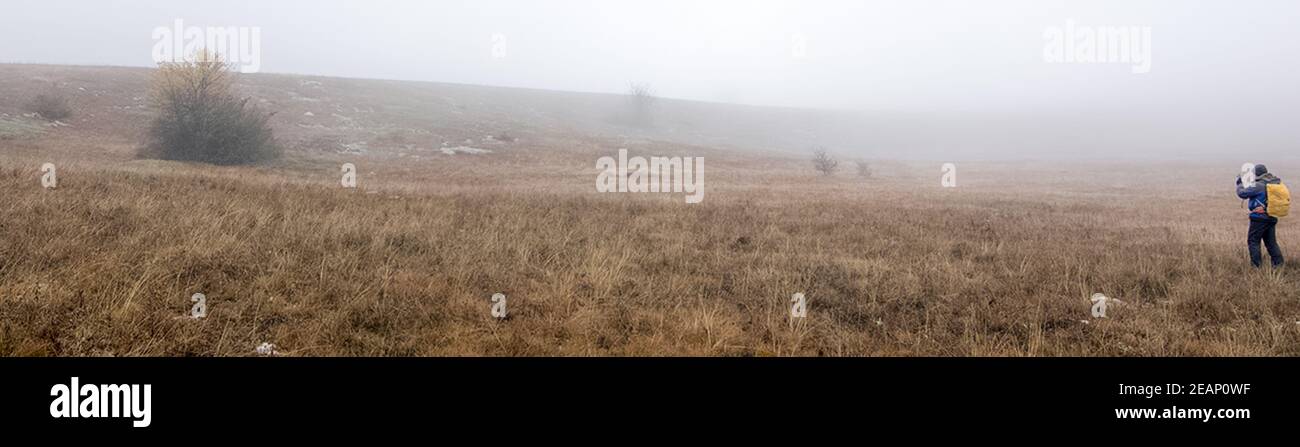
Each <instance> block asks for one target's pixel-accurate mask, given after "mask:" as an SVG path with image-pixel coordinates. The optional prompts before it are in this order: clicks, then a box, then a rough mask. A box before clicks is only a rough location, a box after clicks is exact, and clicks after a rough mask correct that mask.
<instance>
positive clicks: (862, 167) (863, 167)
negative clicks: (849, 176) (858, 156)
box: [853, 160, 871, 178]
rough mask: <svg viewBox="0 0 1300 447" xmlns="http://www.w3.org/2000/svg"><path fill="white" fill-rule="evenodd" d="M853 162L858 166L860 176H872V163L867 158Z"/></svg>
mask: <svg viewBox="0 0 1300 447" xmlns="http://www.w3.org/2000/svg"><path fill="white" fill-rule="evenodd" d="M853 163H854V164H855V165H856V166H857V168H858V177H862V178H871V163H867V161H866V160H854V161H853Z"/></svg>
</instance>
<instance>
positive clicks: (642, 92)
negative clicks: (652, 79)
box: [627, 83, 659, 126]
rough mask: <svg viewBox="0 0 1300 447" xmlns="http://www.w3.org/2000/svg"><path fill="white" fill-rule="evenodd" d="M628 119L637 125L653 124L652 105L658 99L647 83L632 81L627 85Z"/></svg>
mask: <svg viewBox="0 0 1300 447" xmlns="http://www.w3.org/2000/svg"><path fill="white" fill-rule="evenodd" d="M627 95H628V110H629V113H630V116H629V117H628V119H629V121H630V122H631V123H632V124H634V125H638V126H650V125H653V124H654V106H655V102H657V101H658V99H659V98H658V97H656V96H655V94H654V90H653V89H651V88H650V85H649V84H640V83H634V84H632V85H629V86H628V93H627Z"/></svg>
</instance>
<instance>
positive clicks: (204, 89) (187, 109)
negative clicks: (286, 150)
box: [142, 51, 280, 165]
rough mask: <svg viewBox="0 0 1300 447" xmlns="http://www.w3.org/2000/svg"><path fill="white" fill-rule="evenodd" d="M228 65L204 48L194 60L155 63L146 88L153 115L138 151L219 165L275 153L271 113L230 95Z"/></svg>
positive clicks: (231, 80) (270, 156)
mask: <svg viewBox="0 0 1300 447" xmlns="http://www.w3.org/2000/svg"><path fill="white" fill-rule="evenodd" d="M231 68H232V67H231V66H230V65H229V64H227V63H226V62H225V61H223V60H222V59H221V56H220V55H219V54H216V53H209V52H206V51H203V52H200V53H199V54H198V55H197V56H196V57H195V58H194V60H193V61H184V62H173V63H163V64H160V65H159V66H158V71H157V72H156V73H155V74H154V78H153V84H152V88H153V90H152V92H151V100H152V101H153V105H154V108H155V109H156V110H157V113H158V115H157V116H156V117H154V121H153V125H152V126H151V127H150V128H149V133H148V136H147V138H148V141H147V142H146V144H145V147H144V149H143V150H142V155H144V156H145V157H150V158H161V159H164V160H182V161H200V162H205V163H213V164H220V165H234V164H246V163H256V162H260V161H264V160H269V159H273V158H276V157H278V156H279V155H280V151H279V148H278V147H277V146H276V145H275V141H274V138H273V136H272V134H271V127H270V125H269V124H268V122H267V121H268V120H269V119H270V117H271V115H270V114H267V113H264V112H262V111H259V110H257V109H256V108H254V107H253V106H251V105H249V104H248V98H239V97H237V96H235V94H234V77H233V71H232V70H231Z"/></svg>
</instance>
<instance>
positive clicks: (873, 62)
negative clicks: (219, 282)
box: [0, 0, 1300, 160]
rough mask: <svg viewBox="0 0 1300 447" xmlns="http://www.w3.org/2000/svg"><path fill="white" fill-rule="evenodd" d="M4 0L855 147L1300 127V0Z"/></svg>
mask: <svg viewBox="0 0 1300 447" xmlns="http://www.w3.org/2000/svg"><path fill="white" fill-rule="evenodd" d="M2 9H3V10H4V14H0V42H3V45H0V61H2V62H19V63H42V64H76V65H122V66H141V67H146V66H152V65H154V58H153V52H154V50H155V44H156V41H155V38H154V32H155V29H156V28H159V27H171V26H172V25H173V24H174V23H175V21H176V20H178V19H180V20H183V23H184V26H187V27H188V26H197V27H208V26H220V27H229V26H237V27H256V28H257V29H259V30H260V46H259V50H260V51H259V67H258V70H259V72H262V73H297V74H313V75H325V76H340V77H358V78H376V79H401V80H419V81H433V82H448V83H465V84H478V85H490V86H506V87H526V88H536V89H548V90H563V91H582V92H597V93H624V92H625V91H626V90H627V89H628V85H629V84H631V83H644V84H648V85H650V86H652V88H653V89H654V92H655V93H656V94H657V95H658V96H661V97H664V98H676V99H683V100H693V101H708V102H723V103H736V104H747V105H758V106H778V107H787V108H808V109H829V110H838V111H843V113H844V115H843V118H841V119H837V120H835V123H836V125H839V126H841V127H837V128H832V129H829V130H828V131H827V132H828V134H835V135H839V136H838V137H835V138H831V137H827V138H826V139H825V140H827V141H828V142H830V143H831V144H839V145H842V146H844V148H842V150H844V151H847V152H862V153H876V154H887V155H904V154H906V155H912V156H930V155H937V154H948V155H952V156H956V157H962V158H976V157H1028V158H1048V157H1060V156H1107V157H1115V156H1129V157H1133V156H1139V157H1175V156H1176V157H1214V158H1224V159H1233V160H1236V159H1251V160H1254V159H1262V158H1260V157H1280V156H1287V155H1289V154H1291V153H1293V152H1295V151H1294V150H1291V146H1292V145H1293V144H1294V142H1295V141H1297V137H1300V131H1298V130H1296V129H1297V128H1300V127H1298V126H1294V125H1293V124H1291V121H1292V120H1291V119H1290V113H1289V112H1290V111H1291V109H1292V108H1293V107H1294V106H1295V105H1297V103H1298V101H1297V100H1298V99H1300V97H1298V96H1300V94H1298V93H1297V88H1296V87H1295V85H1296V83H1295V79H1296V77H1295V76H1296V75H1295V73H1296V69H1297V68H1298V67H1297V65H1300V62H1297V59H1296V57H1295V55H1296V54H1300V32H1297V31H1296V30H1295V23H1296V19H1297V18H1300V14H1297V13H1300V3H1297V2H1290V1H1251V2H1240V1H1205V2H1187V1H1174V0H1169V1H1120V0H1113V1H1112V0H1106V1H1078V2H1066V1H1038V0H997V1H937V0H931V1H902V0H892V1H745V0H729V1H718V0H715V1H708V0H698V1H689V0H666V1H665V0H659V1H647V0H640V1H626V0H625V1H611V0H592V1H576V0H567V1H556V0H548V1H527V0H515V1H500V0H497V1H492V0H481V1H463V2H462V1H446V0H441V1H440V0H433V1H383V0H372V1H350V0H316V1H301V0H291V1H251V0H246V1H193V0H171V1H153V0H150V1H134V2H106V1H99V0H81V1H61V0H41V1H21V0H6V1H5V5H4V7H3V8H2ZM1108 26H1110V27H1131V28H1132V29H1133V30H1135V31H1138V30H1141V31H1144V32H1149V36H1150V38H1149V45H1143V44H1142V41H1141V39H1137V38H1135V39H1134V40H1133V41H1131V42H1128V43H1127V44H1129V45H1131V48H1130V47H1125V48H1123V50H1124V53H1125V54H1126V55H1129V56H1131V57H1130V58H1126V59H1124V60H1122V61H1109V63H1107V61H1097V60H1093V61H1092V62H1087V61H1086V60H1066V61H1062V60H1055V61H1054V60H1052V56H1051V55H1050V53H1051V49H1050V45H1051V42H1052V37H1051V35H1052V33H1053V32H1054V31H1062V30H1067V29H1068V30H1073V29H1076V28H1077V29H1080V30H1095V29H1100V28H1102V27H1108ZM1125 29H1129V28H1125ZM1089 32H1090V31H1089ZM1081 35H1082V34H1081V33H1072V34H1071V36H1072V37H1071V38H1070V40H1071V42H1069V43H1068V45H1069V46H1065V47H1062V48H1067V50H1066V51H1071V50H1069V49H1068V48H1071V47H1073V46H1074V45H1075V41H1076V40H1079V41H1081V40H1080V39H1086V38H1084V37H1080V36H1081ZM1138 35H1140V34H1133V36H1138ZM1103 46H1104V44H1103ZM1130 50H1131V51H1130ZM1130 52H1131V55H1130V54H1129V53H1130ZM1102 53H1104V52H1102V51H1099V52H1098V54H1102ZM1073 55H1074V53H1073V52H1072V53H1071V56H1073ZM1137 58H1142V59H1145V60H1143V61H1141V63H1139V62H1135V61H1133V60H1130V59H1137ZM1071 59H1073V58H1071ZM1095 59H1105V57H1104V55H1103V56H1099V57H1096V58H1095ZM1140 70H1145V72H1140V73H1135V71H1140ZM823 127H827V126H823ZM778 130H779V129H778Z"/></svg>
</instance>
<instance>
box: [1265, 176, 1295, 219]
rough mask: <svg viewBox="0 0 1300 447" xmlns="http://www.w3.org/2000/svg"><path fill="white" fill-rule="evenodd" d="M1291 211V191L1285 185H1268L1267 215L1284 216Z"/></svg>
mask: <svg viewBox="0 0 1300 447" xmlns="http://www.w3.org/2000/svg"><path fill="white" fill-rule="evenodd" d="M1290 212H1291V191H1290V190H1288V189H1286V185H1283V184H1281V183H1274V184H1270V185H1268V215H1270V216H1273V217H1286V215H1287V214H1289V213H1290Z"/></svg>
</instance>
